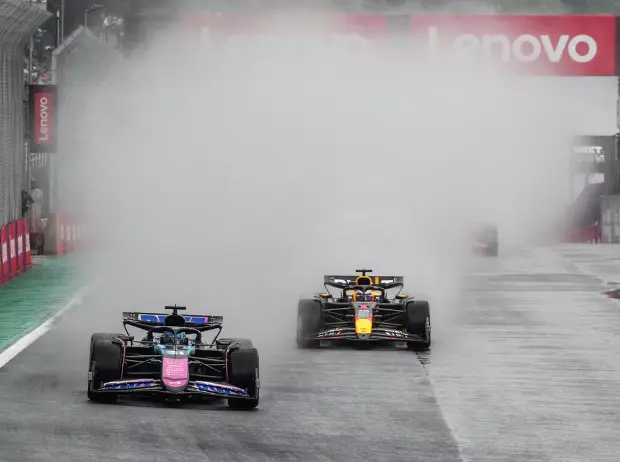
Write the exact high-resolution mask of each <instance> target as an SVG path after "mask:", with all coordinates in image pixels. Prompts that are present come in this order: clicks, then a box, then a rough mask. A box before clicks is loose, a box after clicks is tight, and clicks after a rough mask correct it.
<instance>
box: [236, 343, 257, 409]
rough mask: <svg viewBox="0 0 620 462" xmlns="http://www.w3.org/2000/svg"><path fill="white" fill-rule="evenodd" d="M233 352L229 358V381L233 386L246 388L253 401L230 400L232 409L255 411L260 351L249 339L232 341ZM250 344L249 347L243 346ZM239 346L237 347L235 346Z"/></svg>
mask: <svg viewBox="0 0 620 462" xmlns="http://www.w3.org/2000/svg"><path fill="white" fill-rule="evenodd" d="M231 340H232V345H233V346H232V351H231V352H230V355H229V357H228V380H229V382H230V384H231V385H234V386H236V387H240V388H245V389H246V390H247V391H248V393H249V395H250V396H253V398H251V399H234V398H229V399H228V406H229V407H231V408H232V409H254V408H255V407H257V406H258V401H259V391H260V381H259V361H258V350H256V348H254V347H253V346H252V342H250V341H249V340H247V339H231ZM248 342H249V347H247V346H241V344H243V343H245V344H246V345H247V343H248ZM235 343H236V344H237V345H238V346H235V345H234V344H235Z"/></svg>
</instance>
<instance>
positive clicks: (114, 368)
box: [87, 334, 123, 402]
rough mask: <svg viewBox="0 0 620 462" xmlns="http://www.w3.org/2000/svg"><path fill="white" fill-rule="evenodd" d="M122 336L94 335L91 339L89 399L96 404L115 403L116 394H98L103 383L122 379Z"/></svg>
mask: <svg viewBox="0 0 620 462" xmlns="http://www.w3.org/2000/svg"><path fill="white" fill-rule="evenodd" d="M119 336H121V334H93V335H92V336H91V338H90V354H89V361H88V392H87V395H88V399H89V400H91V401H96V402H113V401H115V400H116V394H114V393H108V392H97V391H95V390H96V389H98V388H99V387H100V386H101V384H102V383H105V382H111V381H113V380H118V379H120V378H121V374H122V369H123V344H122V342H121V341H120V340H119V339H118V337H119Z"/></svg>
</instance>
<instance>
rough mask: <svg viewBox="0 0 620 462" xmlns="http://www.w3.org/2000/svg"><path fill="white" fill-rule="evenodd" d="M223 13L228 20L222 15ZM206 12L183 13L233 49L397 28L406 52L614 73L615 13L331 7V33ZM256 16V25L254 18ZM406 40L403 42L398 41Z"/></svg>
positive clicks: (363, 39)
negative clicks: (353, 11) (284, 29)
mask: <svg viewBox="0 0 620 462" xmlns="http://www.w3.org/2000/svg"><path fill="white" fill-rule="evenodd" d="M225 19H226V20H225ZM243 19H244V20H243V21H239V18H235V15H230V16H227V17H226V18H223V17H222V16H214V15H206V16H195V17H191V18H188V20H187V22H188V24H191V26H190V28H191V29H192V30H195V31H196V32H198V33H200V34H201V35H202V42H203V43H207V42H208V43H210V44H213V45H215V46H216V47H220V46H222V45H224V44H226V45H229V46H231V47H232V48H233V49H237V50H239V49H246V50H247V49H248V48H251V49H256V48H258V49H262V50H265V49H269V47H274V49H279V50H282V49H286V50H288V51H289V52H296V53H297V54H299V55H303V47H304V46H308V45H310V46H313V45H315V44H317V43H320V44H321V46H325V47H326V49H343V48H344V49H351V50H354V51H356V52H359V51H362V52H367V51H377V50H379V51H380V49H381V47H382V43H384V42H383V40H382V39H381V37H382V36H389V35H390V34H392V33H396V34H398V37H399V40H400V39H404V41H405V42H406V41H407V40H409V42H410V43H412V44H413V47H412V51H411V55H410V56H411V60H412V62H414V63H416V64H417V63H420V64H423V60H424V59H427V58H429V57H430V58H431V59H455V58H456V59H457V62H458V61H460V62H462V61H464V62H472V61H474V62H475V61H476V60H480V59H485V60H487V59H488V60H490V61H492V62H495V63H498V64H499V65H503V66H507V67H510V68H511V69H513V68H514V69H518V70H524V71H525V72H526V73H530V74H532V75H564V76H614V75H615V74H616V54H617V53H616V21H617V20H616V17H614V16H605V15H597V16H587V15H584V16H580V15H557V16H553V15H531V16H528V15H515V16H511V15H410V16H406V15H405V16H398V17H393V16H386V15H336V16H335V17H334V18H333V19H334V21H333V22H334V27H333V28H331V29H330V32H331V33H326V34H320V35H321V37H291V36H281V35H280V34H278V33H277V32H274V31H268V30H267V29H268V28H261V27H258V26H257V27H254V25H255V24H260V21H261V18H260V17H258V16H257V17H255V18H254V19H255V20H256V23H253V21H252V18H251V17H244V18H243ZM253 24H254V25H253ZM399 43H401V44H402V43H404V42H402V41H401V42H399Z"/></svg>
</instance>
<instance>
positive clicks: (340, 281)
mask: <svg viewBox="0 0 620 462" xmlns="http://www.w3.org/2000/svg"><path fill="white" fill-rule="evenodd" d="M359 276H360V275H359V274H357V275H355V276H333V275H326V276H323V283H324V284H325V285H330V286H333V287H343V286H348V285H354V284H355V280H356V279H357V278H358V277H359ZM368 277H370V279H372V283H373V284H374V285H376V286H381V287H383V288H385V289H390V288H392V287H398V286H402V285H403V284H404V283H405V278H404V277H403V276H372V275H368Z"/></svg>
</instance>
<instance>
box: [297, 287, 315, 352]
mask: <svg viewBox="0 0 620 462" xmlns="http://www.w3.org/2000/svg"><path fill="white" fill-rule="evenodd" d="M320 330H321V302H319V301H318V300H312V299H305V300H299V304H298V305H297V348H317V347H318V346H319V345H320V343H321V342H320V341H319V340H313V339H312V338H309V337H315V336H316V335H317V334H318V333H319V331H320Z"/></svg>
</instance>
